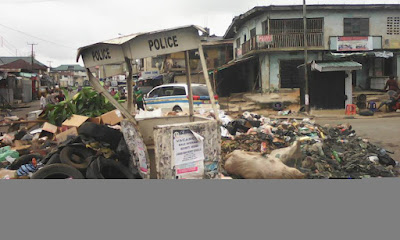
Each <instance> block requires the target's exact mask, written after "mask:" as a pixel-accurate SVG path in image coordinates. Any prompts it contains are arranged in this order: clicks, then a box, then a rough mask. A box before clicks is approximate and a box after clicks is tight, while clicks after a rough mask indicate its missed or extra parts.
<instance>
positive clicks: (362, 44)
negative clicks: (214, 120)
mask: <svg viewBox="0 0 400 240" xmlns="http://www.w3.org/2000/svg"><path fill="white" fill-rule="evenodd" d="M371 50H374V49H373V42H372V37H338V39H337V51H339V52H355V51H356V52H359V51H371Z"/></svg>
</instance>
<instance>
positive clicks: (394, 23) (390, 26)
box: [387, 17, 400, 35]
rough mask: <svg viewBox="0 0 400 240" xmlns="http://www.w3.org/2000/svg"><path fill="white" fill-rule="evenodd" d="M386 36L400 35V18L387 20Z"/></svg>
mask: <svg viewBox="0 0 400 240" xmlns="http://www.w3.org/2000/svg"><path fill="white" fill-rule="evenodd" d="M387 34H388V35H400V17H388V18H387Z"/></svg>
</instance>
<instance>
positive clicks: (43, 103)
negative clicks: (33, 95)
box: [40, 93, 47, 110]
mask: <svg viewBox="0 0 400 240" xmlns="http://www.w3.org/2000/svg"><path fill="white" fill-rule="evenodd" d="M45 95H46V94H45V93H42V94H41V97H40V109H41V110H45V109H46V105H47V100H46V97H45Z"/></svg>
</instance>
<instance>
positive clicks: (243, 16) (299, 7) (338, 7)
mask: <svg viewBox="0 0 400 240" xmlns="http://www.w3.org/2000/svg"><path fill="white" fill-rule="evenodd" d="M302 9H303V5H269V6H256V7H254V8H252V9H250V10H249V11H247V12H245V13H243V14H240V15H238V16H236V17H234V18H233V19H232V23H231V24H230V25H229V27H228V29H227V30H226V32H225V34H224V38H233V37H234V36H231V35H232V32H233V28H234V26H236V25H240V22H239V24H236V23H237V22H238V21H246V18H248V17H253V16H252V15H253V14H255V13H257V12H260V11H289V10H299V11H300V10H302ZM355 9H366V10H368V9H389V10H396V9H400V4H312V5H311V4H310V5H307V10H308V11H310V10H311V11H312V10H355ZM254 17H255V16H254Z"/></svg>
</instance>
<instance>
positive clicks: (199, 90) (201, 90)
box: [192, 86, 208, 96]
mask: <svg viewBox="0 0 400 240" xmlns="http://www.w3.org/2000/svg"><path fill="white" fill-rule="evenodd" d="M192 91H193V95H194V96H208V89H207V87H206V86H193V88H192Z"/></svg>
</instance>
